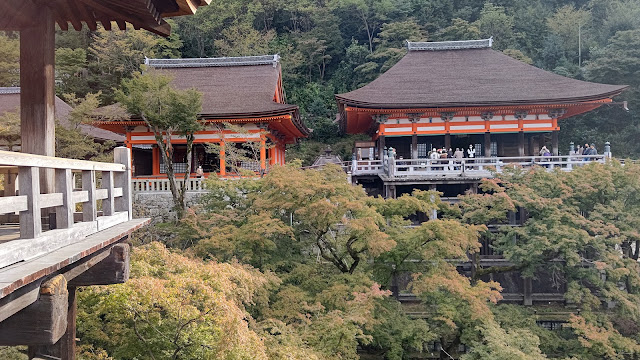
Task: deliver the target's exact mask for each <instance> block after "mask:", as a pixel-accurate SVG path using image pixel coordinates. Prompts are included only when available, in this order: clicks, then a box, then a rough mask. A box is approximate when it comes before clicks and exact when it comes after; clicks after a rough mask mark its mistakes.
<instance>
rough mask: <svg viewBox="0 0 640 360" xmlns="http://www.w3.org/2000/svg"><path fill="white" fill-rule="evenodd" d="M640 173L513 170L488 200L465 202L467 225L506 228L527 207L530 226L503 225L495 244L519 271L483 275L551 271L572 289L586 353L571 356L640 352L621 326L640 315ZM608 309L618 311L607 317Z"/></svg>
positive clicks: (598, 167)
mask: <svg viewBox="0 0 640 360" xmlns="http://www.w3.org/2000/svg"><path fill="white" fill-rule="evenodd" d="M639 172H640V168H639V167H638V166H637V165H633V164H627V165H626V166H622V165H621V164H619V163H617V162H615V161H614V162H611V163H608V164H589V165H586V166H583V167H579V168H576V169H574V170H573V171H572V172H570V173H562V172H548V171H546V169H544V168H538V169H534V170H531V171H523V170H521V169H513V170H510V171H507V172H506V173H504V174H503V175H502V176H501V177H500V179H499V180H497V181H491V182H486V183H485V184H484V185H483V190H484V192H485V194H483V195H467V196H464V197H462V208H463V209H464V215H463V219H465V221H470V222H482V223H488V222H498V223H500V222H503V223H504V221H505V220H506V213H507V211H509V210H515V209H516V208H523V209H526V214H527V219H526V221H525V222H524V224H523V225H522V226H520V227H503V228H502V230H501V231H500V232H499V233H498V234H497V236H496V237H495V239H494V242H493V247H494V248H495V249H496V250H497V251H499V252H501V253H503V254H504V256H505V258H506V259H507V260H509V261H510V262H511V263H512V264H514V266H513V267H511V268H509V267H503V268H502V269H500V268H486V269H479V270H478V273H485V274H486V273H491V272H496V271H513V270H518V271H520V272H521V273H522V274H523V276H525V277H534V276H539V274H541V273H543V272H544V273H545V274H549V275H547V276H550V278H551V280H553V283H555V284H556V285H557V286H564V287H566V289H567V290H566V292H565V298H566V299H567V301H569V302H571V303H572V304H575V305H576V306H580V307H581V308H582V309H583V313H582V314H581V316H579V317H573V318H571V319H570V321H569V323H570V327H571V328H572V329H573V333H574V334H575V335H578V336H581V337H582V338H583V339H582V340H581V341H580V342H581V344H582V347H580V348H578V349H574V350H573V351H574V352H575V354H571V353H569V354H566V355H567V356H572V355H575V356H577V357H579V358H588V359H591V358H593V359H597V358H607V359H618V358H622V357H621V355H622V354H624V353H627V354H636V353H637V352H638V351H639V349H640V345H639V344H638V343H637V339H635V338H633V337H629V336H623V335H622V333H628V331H627V330H625V328H624V327H623V326H622V325H623V324H624V322H619V323H616V322H615V321H614V319H616V318H627V319H630V320H632V321H637V320H636V319H638V317H639V316H640V307H639V306H638V304H640V302H639V300H640V286H638V284H640V266H639V265H638V262H637V258H638V254H639V252H638V251H637V250H638V249H640V242H639V241H640V238H639V237H638V236H637V233H636V230H635V229H637V226H638V225H637V224H638V223H639V222H640V216H639V215H640V209H639V208H638V204H640V202H639V201H638V199H636V197H637V194H638V193H640V192H638V190H640V182H639V181H638V178H639V177H638V173H639ZM514 239H516V241H514ZM607 303H608V304H609V305H610V306H611V305H612V304H615V305H613V308H612V309H611V310H609V311H608V312H607V313H604V312H602V311H601V309H602V308H603V307H604V306H605V305H606V304H607Z"/></svg>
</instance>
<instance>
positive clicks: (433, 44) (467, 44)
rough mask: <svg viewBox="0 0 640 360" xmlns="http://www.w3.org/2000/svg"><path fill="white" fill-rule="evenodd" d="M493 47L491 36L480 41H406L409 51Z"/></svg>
mask: <svg viewBox="0 0 640 360" xmlns="http://www.w3.org/2000/svg"><path fill="white" fill-rule="evenodd" d="M492 46H493V36H492V37H490V38H488V39H482V40H458V41H423V42H412V41H407V49H408V50H409V51H424V50H430V51H435V50H464V49H485V48H491V47H492Z"/></svg>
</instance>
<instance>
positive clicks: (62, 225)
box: [56, 169, 76, 229]
mask: <svg viewBox="0 0 640 360" xmlns="http://www.w3.org/2000/svg"><path fill="white" fill-rule="evenodd" d="M56 192H58V193H62V206H58V207H57V208H56V229H68V228H70V227H72V226H73V212H74V210H75V207H76V204H75V203H74V202H73V175H72V173H71V169H57V170H56Z"/></svg>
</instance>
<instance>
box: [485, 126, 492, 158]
mask: <svg viewBox="0 0 640 360" xmlns="http://www.w3.org/2000/svg"><path fill="white" fill-rule="evenodd" d="M483 155H484V157H491V133H489V132H486V133H484V154H483Z"/></svg>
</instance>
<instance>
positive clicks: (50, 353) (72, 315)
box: [28, 287, 78, 360]
mask: <svg viewBox="0 0 640 360" xmlns="http://www.w3.org/2000/svg"><path fill="white" fill-rule="evenodd" d="M68 290H69V305H68V310H67V329H66V331H65V332H64V334H63V335H62V337H61V338H60V340H58V342H56V343H55V344H53V345H32V346H29V350H28V353H29V358H30V359H36V360H37V359H60V360H62V359H64V360H75V358H76V315H77V312H78V304H77V299H76V288H74V287H69V288H68Z"/></svg>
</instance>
